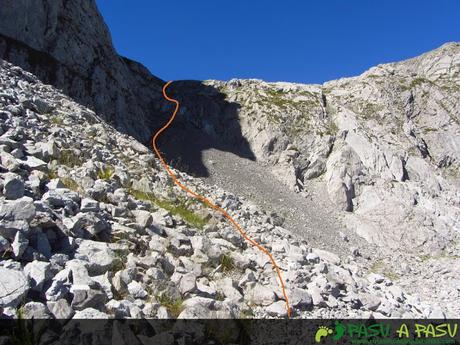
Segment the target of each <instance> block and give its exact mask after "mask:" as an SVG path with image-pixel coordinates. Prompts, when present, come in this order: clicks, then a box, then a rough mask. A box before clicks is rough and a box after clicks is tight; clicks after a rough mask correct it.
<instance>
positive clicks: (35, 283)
mask: <svg viewBox="0 0 460 345" xmlns="http://www.w3.org/2000/svg"><path fill="white" fill-rule="evenodd" d="M24 273H25V274H26V275H27V277H29V280H30V287H31V288H32V290H35V291H37V292H41V291H42V289H43V285H44V284H45V283H46V282H47V281H49V280H50V279H51V278H52V273H51V264H50V263H48V262H43V261H33V262H31V263H28V264H27V265H26V266H25V267H24Z"/></svg>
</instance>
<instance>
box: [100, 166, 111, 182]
mask: <svg viewBox="0 0 460 345" xmlns="http://www.w3.org/2000/svg"><path fill="white" fill-rule="evenodd" d="M114 172H115V171H114V169H113V168H112V167H111V166H106V167H104V168H101V169H99V170H98V171H97V178H98V179H100V180H105V181H110V179H111V178H112V176H113V174H114Z"/></svg>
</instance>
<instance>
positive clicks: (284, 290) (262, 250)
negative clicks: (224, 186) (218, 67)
mask: <svg viewBox="0 0 460 345" xmlns="http://www.w3.org/2000/svg"><path fill="white" fill-rule="evenodd" d="M171 83H172V81H168V82H167V83H166V84H165V85H164V86H163V97H164V98H165V99H166V100H168V101H169V102H172V103H175V105H176V108H175V109H174V112H173V114H172V116H171V118H170V119H169V121H168V122H167V123H166V124H165V125H164V126H163V127H162V128H161V129H160V130H158V132H156V133H155V135H154V136H153V138H152V145H153V150H154V151H155V153H156V155H157V156H158V158H159V159H160V162H161V164H162V165H163V167H164V168H165V169H166V171H167V173H168V174H169V176H170V177H171V178H172V180H173V182H174V183H175V184H176V185H177V186H178V187H180V188H181V189H182V190H183V191H185V192H186V193H188V194H190V195H191V196H193V197H194V198H196V199H199V200H201V201H202V202H203V203H205V204H206V205H208V206H209V207H211V208H212V209H214V210H216V211H218V212H220V213H222V215H223V216H224V217H225V218H227V220H228V221H230V223H232V224H233V226H234V227H235V228H236V229H237V230H238V232H239V233H240V234H241V236H242V237H243V238H244V239H245V240H246V241H248V242H249V243H250V244H252V245H253V246H255V247H257V248H258V249H259V250H260V251H261V252H263V253H264V254H266V255H267V256H268V258H269V259H270V261H271V263H272V265H273V267H274V269H275V271H276V274H277V275H278V279H279V283H280V286H281V290H282V292H283V296H284V300H285V301H286V310H287V315H288V317H291V308H290V306H289V299H288V296H287V293H286V286H285V284H284V280H283V276H282V275H281V270H280V268H279V267H278V265H277V264H276V261H275V259H274V257H273V255H272V254H271V253H270V252H269V251H268V250H267V249H266V248H264V247H263V246H261V245H260V244H259V243H257V242H256V241H254V240H253V239H252V238H250V237H249V236H248V235H247V234H246V232H245V231H244V230H243V228H242V227H241V226H240V225H239V224H238V223H237V222H236V221H235V220H234V219H233V218H232V216H230V215H229V214H228V213H227V211H225V210H224V209H223V208H221V207H219V206H217V205H216V204H214V203H213V202H212V201H210V200H209V199H207V198H205V197H204V196H202V195H200V194H198V193H196V192H194V191H193V190H191V189H190V188H188V187H187V186H184V185H183V184H182V183H181V182H180V181H179V179H178V178H177V176H176V174H175V173H174V172H173V171H172V170H171V168H170V167H169V165H168V164H167V163H166V161H165V160H164V158H163V156H162V155H161V153H160V150H159V149H158V147H157V139H158V137H159V136H160V134H161V133H163V132H164V131H165V130H166V129H167V128H168V127H169V126H170V125H171V123H172V122H173V121H174V118H175V117H176V114H177V112H178V111H179V106H180V105H179V101H177V100H176V99H173V98H170V97H168V95H167V94H166V89H167V87H168V86H169V85H170V84H171Z"/></svg>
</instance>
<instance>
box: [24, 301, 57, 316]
mask: <svg viewBox="0 0 460 345" xmlns="http://www.w3.org/2000/svg"><path fill="white" fill-rule="evenodd" d="M21 309H22V311H23V313H24V318H25V319H51V318H52V317H51V314H50V312H49V310H48V307H47V306H46V305H45V304H43V303H40V302H29V303H26V304H25V305H23V306H22V307H21Z"/></svg>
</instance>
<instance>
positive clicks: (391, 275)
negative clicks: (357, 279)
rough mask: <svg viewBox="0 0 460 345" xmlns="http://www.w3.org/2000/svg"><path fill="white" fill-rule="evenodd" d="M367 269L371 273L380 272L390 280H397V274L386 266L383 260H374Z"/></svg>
mask: <svg viewBox="0 0 460 345" xmlns="http://www.w3.org/2000/svg"><path fill="white" fill-rule="evenodd" d="M369 270H370V271H371V272H373V273H378V274H382V275H384V276H385V277H387V278H388V279H390V280H393V281H394V280H399V278H400V277H399V275H398V274H397V273H396V272H394V271H393V270H392V269H391V268H389V267H387V265H386V263H385V262H384V261H383V260H376V261H374V263H373V264H372V265H371V267H370V268H369Z"/></svg>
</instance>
